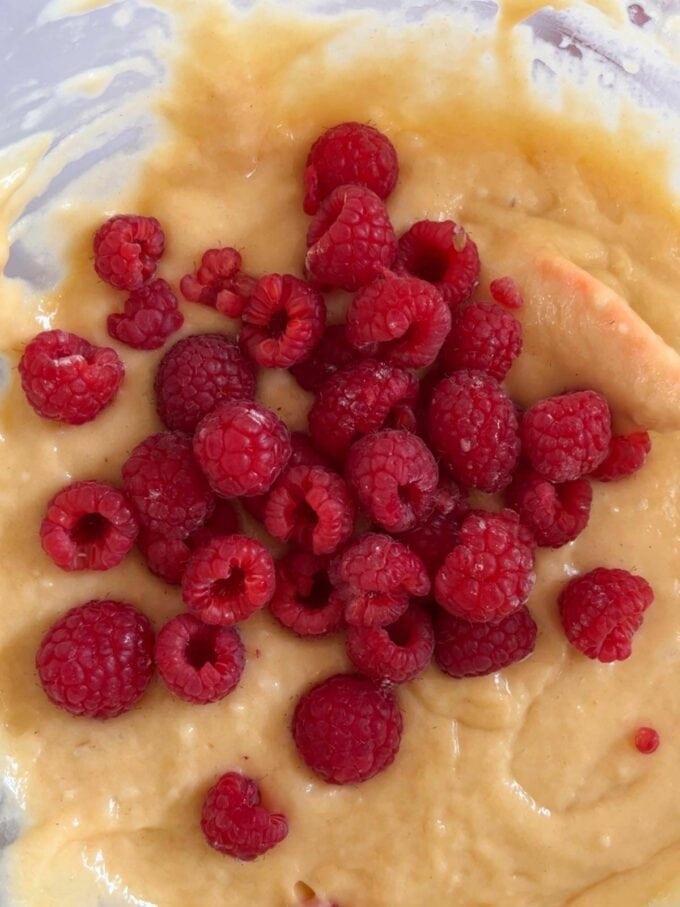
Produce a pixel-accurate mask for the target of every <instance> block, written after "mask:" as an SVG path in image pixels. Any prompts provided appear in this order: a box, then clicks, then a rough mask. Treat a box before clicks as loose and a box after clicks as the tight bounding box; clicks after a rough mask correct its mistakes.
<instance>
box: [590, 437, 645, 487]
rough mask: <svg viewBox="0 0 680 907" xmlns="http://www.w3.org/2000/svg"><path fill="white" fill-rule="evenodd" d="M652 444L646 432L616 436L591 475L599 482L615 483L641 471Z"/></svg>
mask: <svg viewBox="0 0 680 907" xmlns="http://www.w3.org/2000/svg"><path fill="white" fill-rule="evenodd" d="M651 449H652V442H651V440H650V437H649V435H648V434H647V432H646V431H635V432H633V433H632V434H630V435H617V436H616V437H614V438H612V439H611V441H610V443H609V451H608V453H607V456H606V457H605V458H604V460H603V461H602V462H601V463H600V465H599V466H598V467H597V469H596V470H595V471H594V472H593V473H592V477H593V478H594V479H597V480H598V481H600V482H615V481H616V480H617V479H625V478H626V477H627V476H630V475H632V474H633V473H634V472H637V471H638V469H642V467H643V466H644V465H645V460H646V459H647V454H648V453H649V452H650V450H651Z"/></svg>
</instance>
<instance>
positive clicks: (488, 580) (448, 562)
mask: <svg viewBox="0 0 680 907" xmlns="http://www.w3.org/2000/svg"><path fill="white" fill-rule="evenodd" d="M458 538H459V541H458V544H457V545H456V546H455V547H454V548H453V549H452V551H451V552H450V553H449V554H448V555H447V556H446V558H445V560H444V563H443V564H442V566H441V567H440V568H439V571H438V572H437V575H436V577H435V581H434V596H435V598H436V600H437V602H438V603H439V604H440V605H441V606H442V608H444V609H445V610H447V611H449V612H450V613H451V614H454V615H455V616H456V617H462V618H464V619H465V620H472V621H478V622H479V623H484V622H486V621H498V620H500V619H501V618H503V617H507V615H508V614H512V612H513V611H517V609H518V608H520V607H521V606H522V605H523V604H524V603H525V602H526V600H527V598H528V597H529V593H530V592H531V589H532V587H533V585H534V581H535V579H536V576H535V574H534V553H533V548H532V540H531V537H530V533H529V532H528V531H527V530H526V529H525V528H524V527H523V526H522V525H521V523H520V522H519V517H518V516H517V514H516V513H515V512H514V511H512V510H504V511H503V512H502V513H486V512H484V511H473V512H472V513H470V514H469V515H468V516H466V517H465V519H464V520H463V524H462V526H461V527H460V532H459V536H458Z"/></svg>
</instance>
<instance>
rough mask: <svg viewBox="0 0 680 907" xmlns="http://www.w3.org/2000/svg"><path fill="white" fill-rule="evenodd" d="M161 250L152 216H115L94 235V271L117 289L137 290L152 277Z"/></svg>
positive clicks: (158, 230) (161, 235) (161, 237)
mask: <svg viewBox="0 0 680 907" xmlns="http://www.w3.org/2000/svg"><path fill="white" fill-rule="evenodd" d="M164 248H165V235H164V233H163V231H162V230H161V225H160V224H159V223H158V221H157V220H156V218H155V217H140V216H139V215H137V214H117V215H116V216H115V217H111V218H110V219H109V220H107V221H106V222H105V223H103V224H102V225H101V227H100V228H99V229H98V230H97V232H96V233H95V235H94V268H95V271H96V272H97V274H99V276H100V277H101V279H102V280H105V281H106V283H109V284H111V286H112V287H115V288H116V289H117V290H138V289H139V288H140V287H141V286H142V285H143V284H145V283H146V282H147V280H149V278H150V277H153V275H154V272H155V271H156V266H157V265H158V260H159V259H160V257H161V255H162V254H163V249H164Z"/></svg>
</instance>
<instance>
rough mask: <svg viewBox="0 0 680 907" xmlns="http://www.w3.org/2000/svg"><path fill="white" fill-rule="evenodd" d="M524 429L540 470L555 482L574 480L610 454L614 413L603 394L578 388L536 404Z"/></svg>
mask: <svg viewBox="0 0 680 907" xmlns="http://www.w3.org/2000/svg"><path fill="white" fill-rule="evenodd" d="M521 431H522V444H523V448H524V452H525V454H526V456H527V457H528V459H529V462H530V463H531V465H532V467H533V468H534V469H535V470H536V472H538V473H540V474H541V475H542V476H544V477H545V478H546V479H549V480H550V481H551V482H573V481H574V479H580V478H581V476H583V475H586V474H587V473H589V472H592V471H593V470H594V469H597V467H598V466H599V465H600V463H602V461H603V460H604V459H605V457H606V456H607V453H608V451H609V444H610V442H611V437H612V428H611V413H610V412H609V406H608V405H607V401H606V400H605V399H604V397H603V396H602V395H601V394H598V393H596V392H595V391H576V392H575V393H571V394H562V395H561V396H559V397H549V398H548V399H547V400H541V401H540V402H539V403H534V405H533V406H532V407H530V408H529V409H528V410H527V411H526V413H525V414H524V417H523V419H522V425H521Z"/></svg>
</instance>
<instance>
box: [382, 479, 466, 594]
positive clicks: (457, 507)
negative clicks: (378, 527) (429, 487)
mask: <svg viewBox="0 0 680 907" xmlns="http://www.w3.org/2000/svg"><path fill="white" fill-rule="evenodd" d="M469 510H470V507H469V505H468V501H467V497H466V495H465V494H464V492H463V491H461V489H460V488H459V487H458V486H457V485H456V484H455V482H452V481H451V480H450V479H443V480H442V482H441V484H440V485H439V487H438V488H437V490H436V492H435V496H434V508H433V510H432V513H431V514H430V515H429V516H428V518H427V519H426V520H425V522H424V523H421V524H420V525H419V526H416V527H415V528H414V529H410V530H409V531H408V532H404V533H401V535H400V536H399V541H400V542H403V543H404V544H405V545H408V547H409V548H410V549H411V551H413V552H414V553H415V554H417V555H418V557H419V558H420V559H421V560H422V561H423V563H424V564H425V566H426V567H427V571H428V573H429V574H430V576H434V574H435V573H436V572H437V570H439V568H440V567H441V565H442V563H443V562H444V558H445V557H446V555H447V554H448V553H449V552H450V551H451V550H452V549H453V547H454V545H456V544H457V543H458V530H459V529H460V524H461V521H462V520H463V517H465V516H466V515H467V514H468V512H469Z"/></svg>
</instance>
